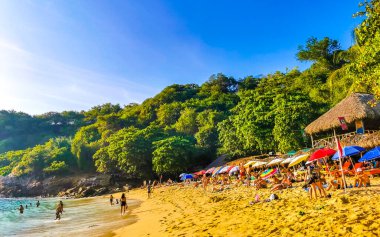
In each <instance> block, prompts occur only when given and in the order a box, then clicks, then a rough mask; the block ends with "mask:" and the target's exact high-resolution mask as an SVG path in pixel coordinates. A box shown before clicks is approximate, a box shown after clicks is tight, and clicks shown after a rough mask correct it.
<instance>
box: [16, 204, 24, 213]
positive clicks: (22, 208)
mask: <svg viewBox="0 0 380 237" xmlns="http://www.w3.org/2000/svg"><path fill="white" fill-rule="evenodd" d="M17 209H18V210H19V211H20V214H24V207H23V206H22V205H20V207H19V208H17Z"/></svg>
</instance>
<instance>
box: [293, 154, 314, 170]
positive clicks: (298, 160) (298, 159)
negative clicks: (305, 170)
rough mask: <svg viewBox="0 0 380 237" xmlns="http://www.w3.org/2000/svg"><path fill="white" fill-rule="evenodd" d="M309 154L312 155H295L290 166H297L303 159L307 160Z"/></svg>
mask: <svg viewBox="0 0 380 237" xmlns="http://www.w3.org/2000/svg"><path fill="white" fill-rule="evenodd" d="M309 156H310V155H309V154H305V155H300V156H296V157H294V159H293V160H292V162H290V164H289V167H292V166H295V165H297V164H299V163H301V162H302V161H304V160H307V158H308V157H309Z"/></svg>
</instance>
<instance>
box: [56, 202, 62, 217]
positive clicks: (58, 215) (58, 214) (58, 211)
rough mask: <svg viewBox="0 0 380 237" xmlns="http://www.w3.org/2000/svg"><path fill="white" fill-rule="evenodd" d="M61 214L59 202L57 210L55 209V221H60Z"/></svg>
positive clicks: (60, 203)
mask: <svg viewBox="0 0 380 237" xmlns="http://www.w3.org/2000/svg"><path fill="white" fill-rule="evenodd" d="M62 212H63V202H62V201H59V203H58V205H57V208H56V209H55V220H60V219H61V214H62Z"/></svg>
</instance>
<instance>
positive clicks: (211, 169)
mask: <svg viewBox="0 0 380 237" xmlns="http://www.w3.org/2000/svg"><path fill="white" fill-rule="evenodd" d="M214 169H215V167H212V168H210V169H208V170H207V171H206V174H211V173H212V172H213V171H214Z"/></svg>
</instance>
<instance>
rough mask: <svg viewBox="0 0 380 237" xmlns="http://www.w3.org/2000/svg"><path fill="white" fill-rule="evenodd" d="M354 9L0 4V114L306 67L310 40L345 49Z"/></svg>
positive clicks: (118, 99)
mask: <svg viewBox="0 0 380 237" xmlns="http://www.w3.org/2000/svg"><path fill="white" fill-rule="evenodd" d="M358 3H359V1H356V0H350V1H347V0H346V1H344V0H337V1H328V0H319V1H306V0H293V1H279V0H277V1H274V0H267V1H255V0H251V1H249V0H241V1H230V0H229V1H227V0H217V1H205V0H171V1H169V0H150V1H148V0H138V1H132V0H131V1H129V0H120V1H116V0H102V1H100V0H80V1H78V0H54V1H42V0H41V1H33V0H24V1H15V0H2V1H0V109H8V110H10V109H13V110H17V111H24V112H27V113H31V114H40V113H44V112H48V111H63V110H78V111H79V110H87V109H89V108H91V107H92V106H95V105H99V104H103V103H107V102H112V103H119V104H121V105H124V104H128V103H131V102H142V101H143V100H144V99H146V98H148V97H152V96H154V95H155V94H156V93H158V92H159V91H160V90H162V89H163V88H164V87H166V86H168V85H170V84H174V83H179V84H184V83H198V84H201V83H203V82H204V81H206V80H207V79H208V77H209V76H210V75H211V74H214V73H218V72H222V73H224V74H226V75H228V76H234V77H235V78H237V79H238V78H241V77H244V76H247V75H258V74H268V73H272V72H275V71H276V70H280V71H285V70H286V68H289V69H290V68H294V67H299V68H300V69H304V68H305V67H306V66H307V64H304V63H300V62H297V60H296V59H295V54H296V52H297V46H298V45H302V44H304V43H305V41H306V40H307V39H308V38H309V37H310V36H315V37H319V38H321V37H324V36H328V37H330V38H333V39H337V40H339V42H340V43H341V45H342V47H343V48H347V47H349V46H350V45H352V44H353V39H352V31H353V29H354V28H355V26H356V25H357V24H358V22H359V20H358V19H353V18H352V14H353V13H355V12H356V11H358Z"/></svg>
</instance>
